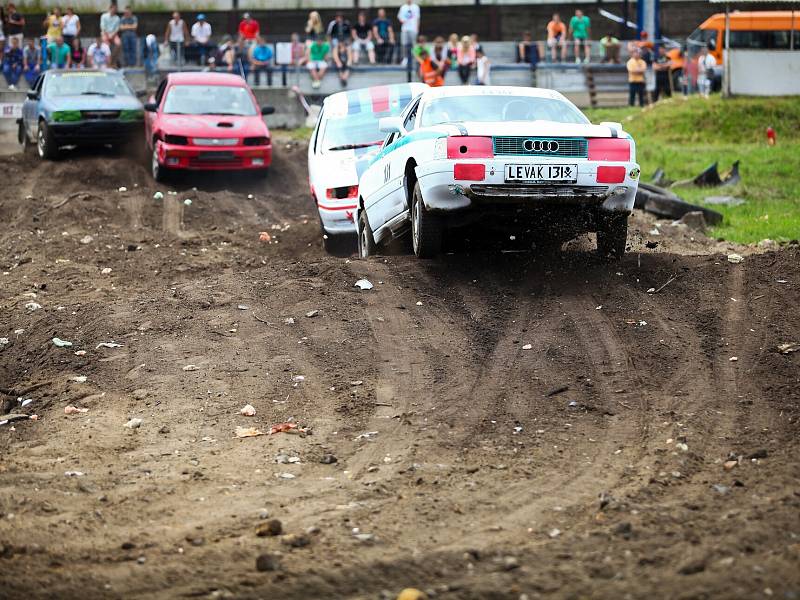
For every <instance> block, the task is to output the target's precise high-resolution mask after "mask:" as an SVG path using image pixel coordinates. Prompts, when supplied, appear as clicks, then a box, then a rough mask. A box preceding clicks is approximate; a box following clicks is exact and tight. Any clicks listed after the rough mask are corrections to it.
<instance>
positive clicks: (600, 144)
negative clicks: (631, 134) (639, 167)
mask: <svg viewBox="0 0 800 600" xmlns="http://www.w3.org/2000/svg"><path fill="white" fill-rule="evenodd" d="M588 158H589V160H614V161H622V162H627V161H629V160H630V159H631V142H630V140H626V139H622V138H589V155H588Z"/></svg>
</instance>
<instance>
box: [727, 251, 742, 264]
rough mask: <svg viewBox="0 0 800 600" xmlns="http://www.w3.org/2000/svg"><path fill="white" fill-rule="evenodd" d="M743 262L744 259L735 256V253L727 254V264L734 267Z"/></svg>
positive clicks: (738, 255)
mask: <svg viewBox="0 0 800 600" xmlns="http://www.w3.org/2000/svg"><path fill="white" fill-rule="evenodd" d="M743 260H744V257H743V256H742V255H741V254H736V253H735V252H733V253H731V254H728V262H729V263H732V264H734V265H738V264H739V263H740V262H742V261H743Z"/></svg>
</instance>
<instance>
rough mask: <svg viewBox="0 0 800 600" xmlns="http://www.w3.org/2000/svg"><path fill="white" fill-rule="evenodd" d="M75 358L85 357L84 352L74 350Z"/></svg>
mask: <svg viewBox="0 0 800 600" xmlns="http://www.w3.org/2000/svg"><path fill="white" fill-rule="evenodd" d="M74 354H75V356H86V350H75V352H74Z"/></svg>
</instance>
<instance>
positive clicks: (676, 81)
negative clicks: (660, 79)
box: [667, 46, 686, 93]
mask: <svg viewBox="0 0 800 600" xmlns="http://www.w3.org/2000/svg"><path fill="white" fill-rule="evenodd" d="M667 56H668V57H669V60H670V63H671V64H672V68H671V71H670V77H671V79H672V89H673V90H677V89H683V90H684V93H686V90H685V88H686V86H685V85H684V84H683V82H684V81H685V78H684V74H683V69H684V67H685V66H686V58H685V56H684V52H683V48H681V47H680V46H676V47H675V48H671V49H670V50H668V51H667Z"/></svg>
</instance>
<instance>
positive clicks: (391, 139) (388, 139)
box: [383, 131, 399, 148]
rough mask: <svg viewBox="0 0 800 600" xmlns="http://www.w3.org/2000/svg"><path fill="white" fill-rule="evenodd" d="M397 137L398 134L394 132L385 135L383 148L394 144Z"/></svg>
mask: <svg viewBox="0 0 800 600" xmlns="http://www.w3.org/2000/svg"><path fill="white" fill-rule="evenodd" d="M398 135H399V133H397V132H396V131H393V132H392V133H390V134H389V135H387V136H386V139H385V140H384V141H383V147H384V148H386V146H388V145H389V144H391V143H392V142H394V141H395V140H396V139H397V136H398Z"/></svg>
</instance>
